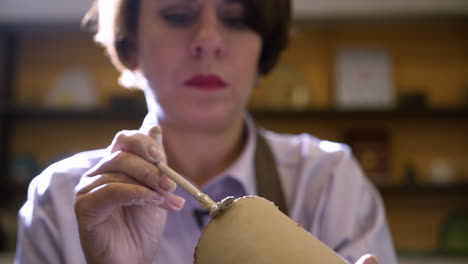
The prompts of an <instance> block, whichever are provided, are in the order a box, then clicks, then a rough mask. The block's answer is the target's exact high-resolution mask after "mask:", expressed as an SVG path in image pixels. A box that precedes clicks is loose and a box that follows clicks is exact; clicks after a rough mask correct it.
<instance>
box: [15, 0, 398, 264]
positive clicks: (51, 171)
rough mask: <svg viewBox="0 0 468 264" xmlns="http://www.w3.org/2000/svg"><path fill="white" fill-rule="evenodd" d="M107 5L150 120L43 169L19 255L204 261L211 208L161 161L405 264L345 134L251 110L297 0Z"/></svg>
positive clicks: (350, 256) (153, 0)
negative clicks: (287, 127)
mask: <svg viewBox="0 0 468 264" xmlns="http://www.w3.org/2000/svg"><path fill="white" fill-rule="evenodd" d="M95 7H96V10H99V31H98V34H97V36H96V38H97V40H98V41H99V42H100V43H102V44H103V45H104V46H105V47H106V48H107V50H108V52H109V54H110V56H111V58H112V60H113V62H114V64H115V65H116V66H117V67H118V68H119V69H120V70H121V71H122V76H123V80H124V83H126V84H127V85H128V84H131V85H134V86H138V87H140V88H141V89H143V91H144V93H145V96H146V99H147V104H148V109H149V113H148V115H147V117H146V119H145V121H144V122H143V125H142V128H141V129H140V130H139V131H123V132H120V133H119V134H118V135H117V136H116V137H115V138H114V141H113V142H112V144H111V145H110V146H109V147H108V148H107V149H105V150H100V151H94V152H87V153H81V154H78V155H76V156H74V157H72V158H69V159H67V160H64V161H61V162H59V163H57V164H54V165H52V166H51V167H49V168H48V169H47V170H46V171H45V172H44V173H42V174H41V175H40V176H39V177H37V178H36V179H35V180H34V182H33V183H32V184H31V187H30V192H29V199H28V201H27V202H26V204H25V205H24V207H23V208H22V210H21V211H20V220H21V221H20V229H19V230H20V232H19V241H18V249H17V258H16V260H17V262H18V263H84V262H85V260H86V261H87V262H88V263H174V264H177V263H192V262H193V250H194V247H195V245H196V242H197V239H198V237H199V235H200V232H201V230H200V228H201V227H202V226H203V225H204V224H206V221H207V218H206V217H204V212H203V211H202V210H200V209H201V208H200V207H199V206H198V204H197V203H196V202H195V200H193V199H192V198H191V197H189V196H188V195H187V194H186V193H185V192H184V191H183V190H180V189H177V190H175V189H176V186H175V183H174V182H172V181H171V180H170V179H168V178H167V177H166V176H164V175H162V174H161V172H160V171H159V170H158V169H157V168H156V166H154V163H156V162H167V163H168V165H169V166H170V167H172V168H174V169H175V170H176V171H178V172H180V173H181V174H182V175H184V176H186V177H187V178H188V179H189V180H190V181H192V182H193V183H194V184H196V185H198V186H199V187H200V188H202V189H203V191H204V192H206V193H207V194H209V195H210V196H211V197H213V198H214V199H215V200H220V199H221V198H224V197H226V196H229V195H233V196H237V197H238V196H244V195H251V194H260V195H262V196H266V197H267V198H269V199H271V200H273V201H275V202H276V203H277V204H279V205H280V208H282V210H284V211H285V212H287V213H288V214H289V216H290V217H291V218H293V219H294V220H295V221H297V222H298V223H299V224H301V225H302V226H303V227H304V228H306V229H307V230H308V231H310V232H311V233H312V234H313V235H314V236H316V237H317V238H319V239H320V240H322V242H324V243H325V244H327V245H328V246H329V247H330V248H332V249H333V250H335V251H336V252H337V253H339V254H341V255H342V256H343V257H344V258H346V259H347V260H348V261H350V262H355V261H356V260H357V259H358V257H359V256H362V255H364V254H365V253H372V254H375V255H378V256H379V257H380V258H381V259H382V262H383V263H385V264H387V263H389V264H391V263H396V259H395V255H394V250H393V246H392V242H391V238H390V235H389V232H388V228H387V225H386V220H385V215H384V211H383V206H382V202H381V200H380V198H379V195H378V193H377V192H376V191H375V188H374V187H373V186H372V185H371V184H370V183H369V182H368V181H367V180H366V179H365V177H364V176H363V175H362V173H361V170H360V169H359V167H358V166H357V165H356V163H355V161H354V159H353V158H352V156H351V154H350V151H349V150H348V149H347V148H346V147H345V146H343V145H340V144H336V143H331V142H324V141H320V140H318V139H315V138H313V137H312V136H310V135H301V136H291V135H280V134H275V133H273V132H269V131H263V130H258V129H257V128H255V126H254V124H253V122H252V120H251V119H250V118H249V117H248V115H246V108H247V107H246V105H247V100H248V97H249V94H250V92H251V90H252V89H253V88H254V86H255V84H256V82H257V80H258V78H259V77H260V76H261V75H264V74H267V73H268V72H269V71H270V70H271V68H272V67H273V66H274V64H275V63H276V61H277V58H278V56H279V54H280V52H281V51H282V50H283V49H284V48H285V46H286V42H287V34H288V26H289V22H290V15H289V13H290V2H289V1H288V0H262V1H254V0H191V1H189V0H115V1H109V0H102V1H99V4H98V5H97V6H95ZM162 132H163V134H164V137H162ZM280 184H281V185H280ZM269 186H273V187H272V188H270V187H269ZM168 212H169V213H168ZM80 240H81V243H80ZM81 249H82V250H81ZM362 261H367V262H366V263H373V261H375V259H374V258H369V257H365V258H363V259H361V262H362Z"/></svg>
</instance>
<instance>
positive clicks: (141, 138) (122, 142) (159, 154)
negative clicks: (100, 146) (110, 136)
mask: <svg viewBox="0 0 468 264" xmlns="http://www.w3.org/2000/svg"><path fill="white" fill-rule="evenodd" d="M157 128H159V127H157ZM159 130H160V129H159ZM150 132H151V129H150V131H149V132H146V133H147V134H145V133H144V132H142V131H136V130H133V131H129V130H124V131H121V132H119V133H117V135H116V136H115V137H114V140H113V141H112V144H111V147H110V149H111V153H114V152H117V151H125V152H130V153H133V154H135V155H137V156H140V157H142V158H143V159H145V160H147V161H149V162H153V163H155V162H159V161H165V160H166V157H165V155H164V151H163V147H162V142H161V141H160V140H156V139H155V137H152V136H150V135H149V133H150Z"/></svg>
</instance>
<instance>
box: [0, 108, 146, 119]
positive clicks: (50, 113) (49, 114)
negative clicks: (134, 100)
mask: <svg viewBox="0 0 468 264" xmlns="http://www.w3.org/2000/svg"><path fill="white" fill-rule="evenodd" d="M4 115H5V116H6V117H7V118H10V119H13V120H37V119H42V120H60V121H65V120H67V119H69V120H139V121H141V120H142V119H143V118H144V117H145V115H146V112H145V111H139V110H129V111H125V110H122V111H118V110H48V109H33V108H18V109H14V110H8V111H5V113H4Z"/></svg>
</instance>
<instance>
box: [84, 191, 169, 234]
mask: <svg viewBox="0 0 468 264" xmlns="http://www.w3.org/2000/svg"><path fill="white" fill-rule="evenodd" d="M164 200H165V197H164V196H163V195H161V194H160V193H157V192H154V191H152V190H150V189H148V188H146V187H144V186H140V185H134V184H126V183H115V182H113V183H109V184H105V185H100V186H98V187H97V188H95V189H93V190H91V191H90V192H87V193H85V194H81V195H78V196H76V200H75V212H76V215H77V217H79V218H80V220H84V223H86V228H87V229H88V231H89V230H91V229H92V228H93V227H95V226H96V225H99V224H100V223H102V222H104V221H105V220H106V219H107V218H108V217H109V216H110V215H111V214H112V212H113V210H114V209H116V208H117V207H121V206H132V205H133V206H137V205H138V206H141V205H155V206H159V205H161V204H163V203H164Z"/></svg>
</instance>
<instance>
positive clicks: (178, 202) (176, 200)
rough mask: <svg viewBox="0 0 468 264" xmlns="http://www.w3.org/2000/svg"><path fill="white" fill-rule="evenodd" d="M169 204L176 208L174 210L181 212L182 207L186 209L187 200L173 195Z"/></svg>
mask: <svg viewBox="0 0 468 264" xmlns="http://www.w3.org/2000/svg"><path fill="white" fill-rule="evenodd" d="M169 203H170V204H171V206H173V207H174V209H177V210H180V209H182V207H184V204H185V199H184V198H182V197H179V196H174V195H171V196H169Z"/></svg>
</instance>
